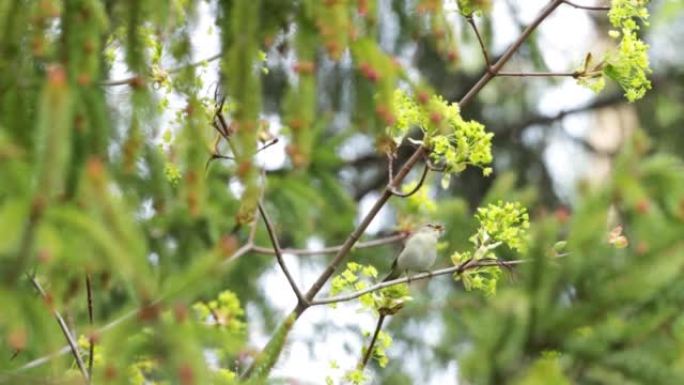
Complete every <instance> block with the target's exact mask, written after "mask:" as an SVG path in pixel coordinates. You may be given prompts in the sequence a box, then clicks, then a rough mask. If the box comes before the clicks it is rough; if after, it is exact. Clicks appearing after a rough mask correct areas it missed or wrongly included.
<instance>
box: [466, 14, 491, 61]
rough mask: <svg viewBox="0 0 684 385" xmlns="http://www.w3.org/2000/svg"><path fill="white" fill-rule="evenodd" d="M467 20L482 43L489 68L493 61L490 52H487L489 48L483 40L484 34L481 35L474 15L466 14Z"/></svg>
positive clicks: (481, 48)
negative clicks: (490, 58)
mask: <svg viewBox="0 0 684 385" xmlns="http://www.w3.org/2000/svg"><path fill="white" fill-rule="evenodd" d="M466 20H467V21H468V24H470V26H471V27H472V28H473V32H475V36H477V41H478V42H479V43H480V50H481V51H482V56H483V57H484V61H485V65H486V66H487V68H488V69H489V68H491V66H492V65H491V62H490V61H489V54H488V53H487V48H486V47H485V44H484V40H482V35H480V31H479V30H478V29H477V24H475V20H474V19H473V15H468V16H466Z"/></svg>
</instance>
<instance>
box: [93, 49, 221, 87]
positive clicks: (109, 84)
mask: <svg viewBox="0 0 684 385" xmlns="http://www.w3.org/2000/svg"><path fill="white" fill-rule="evenodd" d="M221 56H223V53H220V52H219V53H217V54H215V55H212V56H209V57H208V58H205V59H202V60H198V61H196V62H193V63H188V64H183V65H180V66H177V67H173V68H169V69H167V70H165V71H166V73H167V74H172V73H176V72H180V71H182V70H184V69H186V68H190V67H196V66H199V65H202V64H204V63H209V62H212V61H214V60H218V59H220V58H221ZM138 79H140V76H139V75H134V76H130V77H127V78H123V79H116V80H105V81H103V82H102V83H100V85H101V86H104V87H112V86H125V85H127V84H131V83H133V82H135V81H137V80H138Z"/></svg>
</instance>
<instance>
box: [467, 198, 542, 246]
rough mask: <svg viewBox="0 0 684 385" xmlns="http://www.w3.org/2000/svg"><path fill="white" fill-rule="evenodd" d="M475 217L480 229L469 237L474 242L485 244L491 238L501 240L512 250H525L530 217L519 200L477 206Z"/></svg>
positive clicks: (496, 240)
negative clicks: (471, 237)
mask: <svg viewBox="0 0 684 385" xmlns="http://www.w3.org/2000/svg"><path fill="white" fill-rule="evenodd" d="M475 217H476V218H477V220H478V221H480V231H478V233H477V234H476V235H475V236H473V237H474V238H473V239H471V240H473V241H474V242H476V244H478V243H479V244H486V243H488V242H489V240H490V239H491V240H494V241H495V242H503V243H505V244H506V245H508V247H510V248H511V249H513V250H517V251H524V250H525V248H526V246H527V230H528V229H529V227H530V217H529V214H528V213H527V209H526V208H525V207H524V206H523V205H521V204H520V202H502V201H499V202H497V203H496V204H491V203H490V204H489V205H487V207H480V208H478V209H477V214H476V215H475Z"/></svg>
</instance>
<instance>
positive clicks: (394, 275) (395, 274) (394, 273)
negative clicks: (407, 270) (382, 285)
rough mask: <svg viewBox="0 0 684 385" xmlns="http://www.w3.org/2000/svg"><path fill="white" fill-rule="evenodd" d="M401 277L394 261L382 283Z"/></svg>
mask: <svg viewBox="0 0 684 385" xmlns="http://www.w3.org/2000/svg"><path fill="white" fill-rule="evenodd" d="M400 276H401V271H399V267H398V266H397V260H396V259H395V260H394V263H392V267H391V269H390V272H389V274H387V276H386V277H385V278H384V279H383V280H382V282H387V281H391V280H393V279H397V278H399V277H400Z"/></svg>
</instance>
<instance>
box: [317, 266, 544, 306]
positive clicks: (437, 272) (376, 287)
mask: <svg viewBox="0 0 684 385" xmlns="http://www.w3.org/2000/svg"><path fill="white" fill-rule="evenodd" d="M529 262H532V261H531V260H528V259H519V260H513V261H500V260H492V259H482V260H479V261H476V262H472V261H470V260H468V261H466V262H464V263H462V264H460V265H457V266H451V267H447V268H444V269H439V270H434V271H429V272H426V273H420V274H416V275H412V276H410V277H409V276H407V277H404V278H398V279H393V280H390V281H385V282H380V283H378V284H376V285H373V286H369V287H367V288H365V289H363V290H359V291H355V292H353V293H350V294H345V295H338V296H334V297H328V298H321V299H319V300H314V301H311V306H318V305H329V304H332V303H339V302H347V301H351V300H354V299H356V298H359V297H361V296H362V295H364V294H368V293H372V292H375V291H378V290H381V289H384V288H386V287H390V286H394V285H399V284H402V283H407V282H409V281H410V282H413V281H418V280H421V279H428V278H432V277H437V276H440V275H446V274H452V273H458V274H461V273H463V272H464V271H467V270H472V269H477V268H480V267H487V266H507V267H510V266H515V265H520V264H523V263H529Z"/></svg>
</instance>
